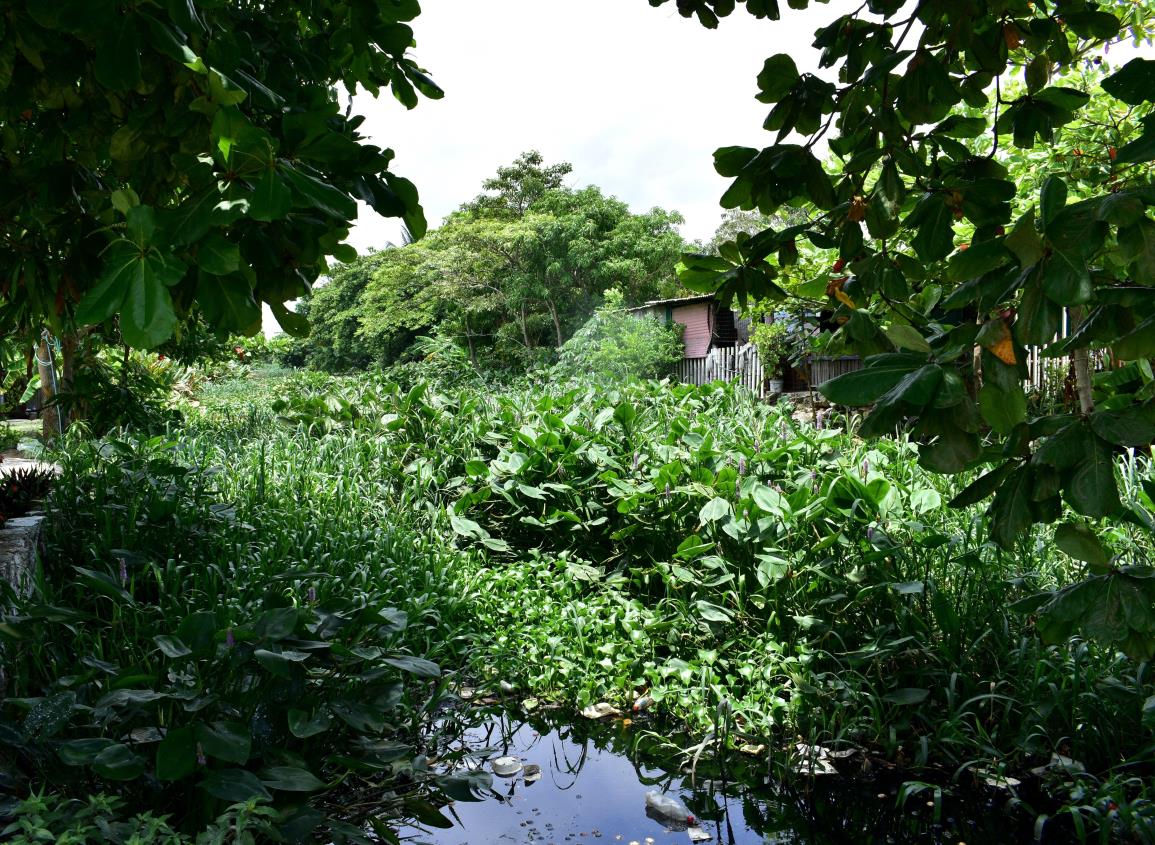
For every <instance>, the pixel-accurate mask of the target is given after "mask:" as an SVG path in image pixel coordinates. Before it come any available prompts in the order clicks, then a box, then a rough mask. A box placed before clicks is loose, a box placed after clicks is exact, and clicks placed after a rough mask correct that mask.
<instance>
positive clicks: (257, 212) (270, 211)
mask: <svg viewBox="0 0 1155 845" xmlns="http://www.w3.org/2000/svg"><path fill="white" fill-rule="evenodd" d="M292 206H293V192H292V191H290V190H289V186H288V185H286V184H285V182H284V180H283V179H281V177H280V176H278V175H277V171H276V170H274V169H269V170H267V171H265V174H264V175H263V176H261V178H260V179H258V180H257V183H256V185H254V186H253V195H252V196H251V197H250V198H249V212H248V213H249V217H251V218H252V219H253V220H263V221H269V220H280V219H281V218H282V217H284V216H285V215H286V214H288V213H289V209H290V208H292Z"/></svg>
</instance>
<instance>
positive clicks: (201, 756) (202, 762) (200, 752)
mask: <svg viewBox="0 0 1155 845" xmlns="http://www.w3.org/2000/svg"><path fill="white" fill-rule="evenodd" d="M208 762H209V761H208V760H206V759H205V750H204V748H202V747H201V744H200V743H199V742H198V743H197V765H198V766H207V765H208Z"/></svg>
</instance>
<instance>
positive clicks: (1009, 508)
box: [990, 466, 1034, 549]
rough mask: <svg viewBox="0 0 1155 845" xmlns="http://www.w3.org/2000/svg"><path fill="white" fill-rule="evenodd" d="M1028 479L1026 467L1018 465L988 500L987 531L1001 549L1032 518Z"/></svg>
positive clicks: (1029, 476) (1030, 480)
mask: <svg viewBox="0 0 1155 845" xmlns="http://www.w3.org/2000/svg"><path fill="white" fill-rule="evenodd" d="M1032 479H1033V475H1032V473H1031V470H1030V468H1029V467H1025V466H1024V467H1019V468H1018V469H1016V470H1014V471H1013V472H1011V473H1010V474H1009V475H1008V476H1007V478H1006V479H1005V480H1004V481H1003V482H1002V484H1001V485H1000V486H999V490H998V492H997V493H996V494H995V500H994V502H992V503H991V510H990V515H991V535H992V536H993V537H994V538H995V541H996V542H997V543H998V544H999V545H1000V546H1002V547H1003V548H1005V549H1010V548H1013V547H1014V545H1015V541H1016V540H1017V539H1018V537H1019V536H1020V535H1021V534H1023V533H1024V532H1025V531H1026V530H1027V529H1028V528H1030V527H1031V523H1032V522H1033V521H1034V519H1033V517H1032V515H1031V494H1032V492H1033V485H1032V483H1031V482H1032Z"/></svg>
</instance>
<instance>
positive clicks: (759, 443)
mask: <svg viewBox="0 0 1155 845" xmlns="http://www.w3.org/2000/svg"><path fill="white" fill-rule="evenodd" d="M754 451H755V452H761V451H762V438H761V437H759V438H757V439H756V440H755V441H754Z"/></svg>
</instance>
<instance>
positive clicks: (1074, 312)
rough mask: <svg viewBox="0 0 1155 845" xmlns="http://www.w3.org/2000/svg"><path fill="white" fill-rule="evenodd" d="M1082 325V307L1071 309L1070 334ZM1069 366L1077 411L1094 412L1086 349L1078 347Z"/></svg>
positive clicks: (1077, 306)
mask: <svg viewBox="0 0 1155 845" xmlns="http://www.w3.org/2000/svg"><path fill="white" fill-rule="evenodd" d="M1082 323H1083V306H1082V305H1076V306H1074V307H1072V308H1071V334H1072V335H1073V334H1074V333H1075V332H1077V331H1078V330H1079V326H1080V325H1082ZM1071 364H1072V365H1073V366H1074V368H1075V392H1076V393H1077V394H1078V396H1079V411H1080V412H1081V413H1083V414H1092V413H1094V412H1095V400H1094V398H1093V396H1092V394H1091V356H1090V354H1089V353H1088V351H1087V347H1085V346H1080V347H1079V348H1078V349H1076V350H1075V351H1074V352H1072V353H1071Z"/></svg>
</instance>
